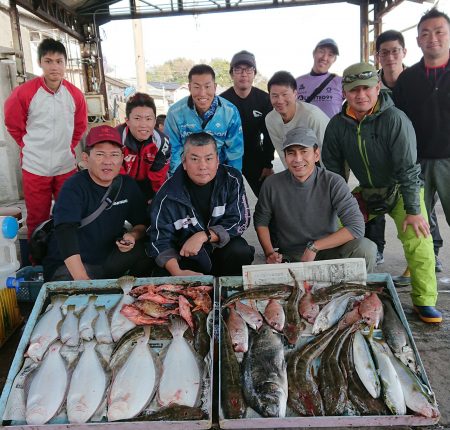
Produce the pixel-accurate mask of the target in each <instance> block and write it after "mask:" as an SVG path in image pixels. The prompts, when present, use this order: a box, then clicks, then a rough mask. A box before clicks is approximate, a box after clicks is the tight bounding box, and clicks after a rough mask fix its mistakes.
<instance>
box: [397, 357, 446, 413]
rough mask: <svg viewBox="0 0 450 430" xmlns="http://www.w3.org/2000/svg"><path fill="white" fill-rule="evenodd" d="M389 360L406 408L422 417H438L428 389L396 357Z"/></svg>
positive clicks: (437, 411) (437, 410)
mask: <svg viewBox="0 0 450 430" xmlns="http://www.w3.org/2000/svg"><path fill="white" fill-rule="evenodd" d="M390 359H391V362H392V364H393V365H394V369H395V371H396V372H397V375H398V378H399V380H400V384H401V386H402V390H403V395H404V396H405V403H406V406H408V408H409V409H411V410H412V411H414V412H417V413H419V414H420V415H422V416H424V417H427V418H437V417H439V415H440V413H439V409H438V408H437V405H436V402H435V400H434V397H433V394H432V393H431V391H430V390H429V389H428V387H427V386H425V385H424V384H423V383H422V381H421V380H420V379H419V378H418V377H417V375H416V374H415V373H414V372H413V371H412V370H411V369H410V368H409V367H408V366H407V365H405V364H404V363H403V362H402V361H401V360H399V359H398V358H397V357H395V356H393V355H392V356H390Z"/></svg>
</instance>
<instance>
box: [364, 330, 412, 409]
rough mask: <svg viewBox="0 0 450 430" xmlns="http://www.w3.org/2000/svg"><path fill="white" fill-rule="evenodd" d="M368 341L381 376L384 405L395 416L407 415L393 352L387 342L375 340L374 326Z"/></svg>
mask: <svg viewBox="0 0 450 430" xmlns="http://www.w3.org/2000/svg"><path fill="white" fill-rule="evenodd" d="M368 340H369V344H370V347H371V349H372V352H373V355H374V358H375V363H376V366H377V370H378V374H379V375H380V381H381V385H382V387H383V390H382V393H383V399H384V403H386V406H387V407H388V408H389V410H390V411H391V412H392V413H393V414H394V415H405V414H406V403H405V396H404V394H403V389H402V385H401V383H400V379H399V377H398V375H397V372H396V371H395V368H394V365H393V364H392V362H391V359H390V356H391V355H392V352H391V351H390V349H389V346H388V345H387V343H386V342H384V341H383V340H375V339H374V338H373V326H372V328H371V332H370V335H369V337H368Z"/></svg>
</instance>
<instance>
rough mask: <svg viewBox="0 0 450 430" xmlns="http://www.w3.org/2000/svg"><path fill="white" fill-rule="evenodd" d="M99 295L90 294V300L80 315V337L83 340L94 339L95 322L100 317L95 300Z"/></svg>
mask: <svg viewBox="0 0 450 430" xmlns="http://www.w3.org/2000/svg"><path fill="white" fill-rule="evenodd" d="M96 300H97V296H89V301H88V304H87V306H86V308H85V309H84V311H83V313H82V314H81V317H80V324H79V330H80V337H81V339H83V340H92V339H93V338H94V323H95V320H96V319H97V317H98V312H97V309H96V308H95V302H96Z"/></svg>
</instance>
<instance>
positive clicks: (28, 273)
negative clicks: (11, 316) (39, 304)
mask: <svg viewBox="0 0 450 430" xmlns="http://www.w3.org/2000/svg"><path fill="white" fill-rule="evenodd" d="M43 271H44V270H43V268H42V266H27V267H23V268H22V269H20V270H18V271H17V273H16V279H21V278H23V281H20V282H19V286H18V287H17V288H16V297H17V301H18V302H35V301H36V298H37V296H38V295H39V292H40V291H41V287H42V285H43V284H44V278H43Z"/></svg>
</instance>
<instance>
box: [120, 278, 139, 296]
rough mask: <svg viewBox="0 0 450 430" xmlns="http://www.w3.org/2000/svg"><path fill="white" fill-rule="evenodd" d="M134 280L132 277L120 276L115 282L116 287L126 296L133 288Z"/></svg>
mask: <svg viewBox="0 0 450 430" xmlns="http://www.w3.org/2000/svg"><path fill="white" fill-rule="evenodd" d="M135 281H136V278H135V277H134V276H122V277H121V278H119V279H118V280H117V285H118V286H119V288H120V289H122V290H123V293H124V294H128V293H129V292H130V291H131V289H132V288H133V286H134V283H135Z"/></svg>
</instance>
